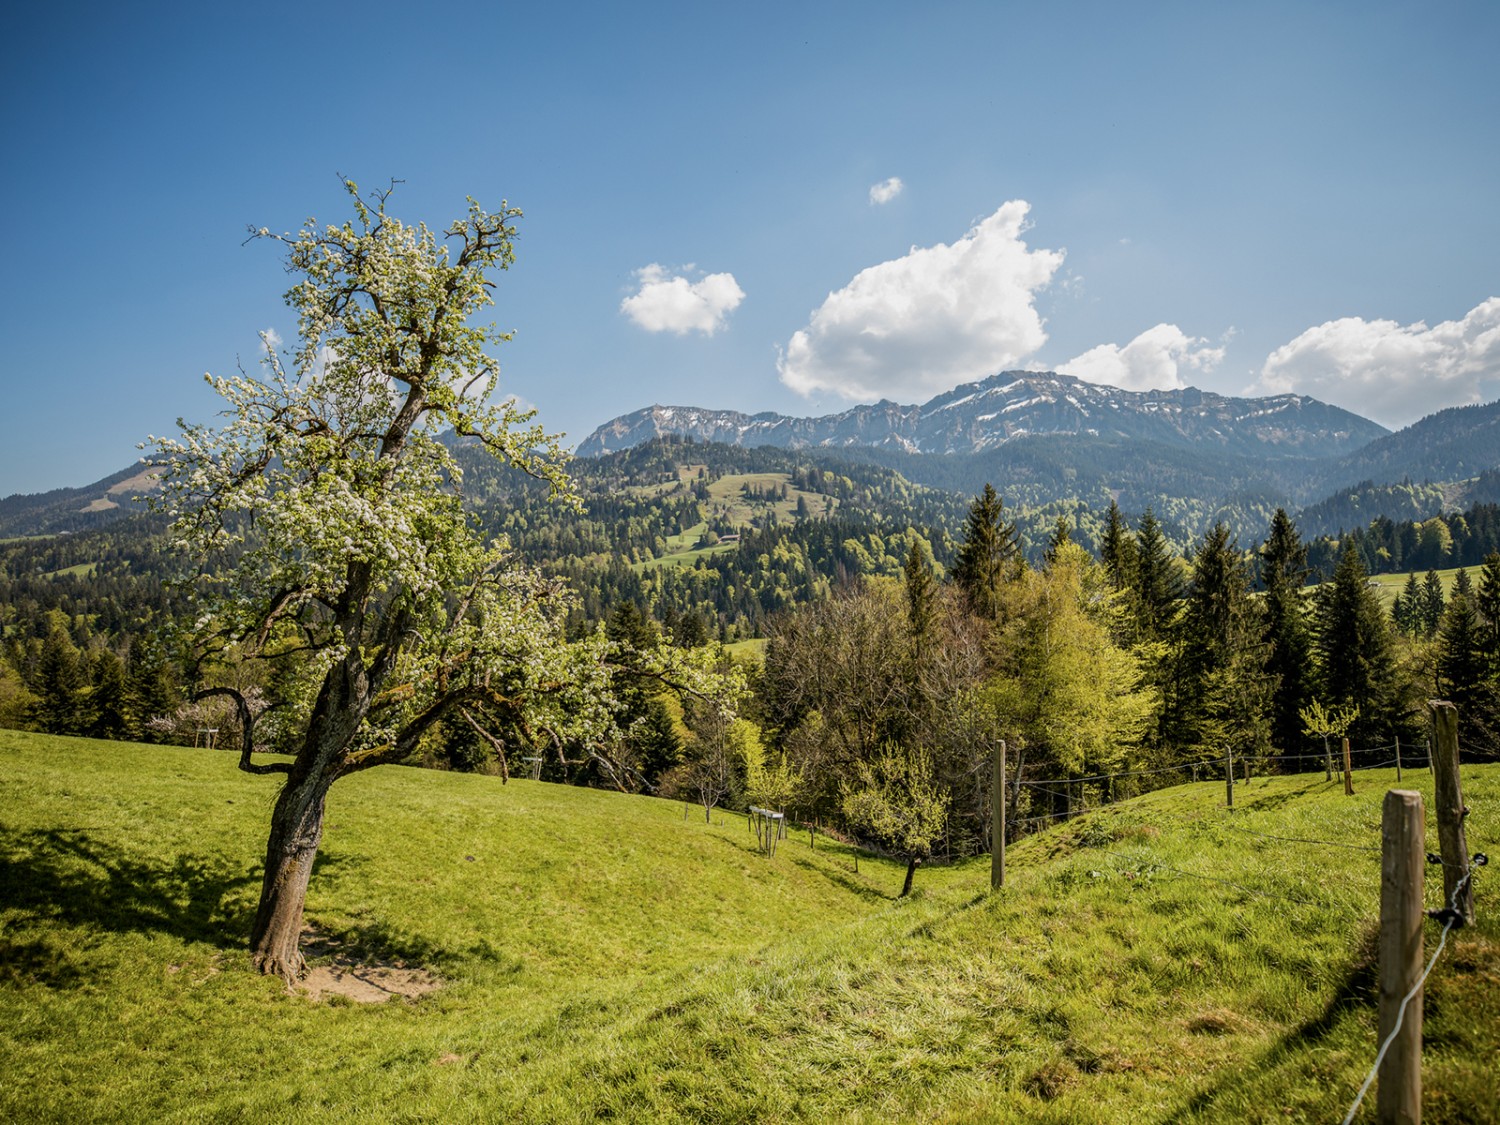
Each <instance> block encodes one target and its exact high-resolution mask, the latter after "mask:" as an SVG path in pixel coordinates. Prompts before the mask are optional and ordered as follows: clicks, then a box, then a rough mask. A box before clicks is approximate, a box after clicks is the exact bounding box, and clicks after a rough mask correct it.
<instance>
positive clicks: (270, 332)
mask: <svg viewBox="0 0 1500 1125" xmlns="http://www.w3.org/2000/svg"><path fill="white" fill-rule="evenodd" d="M260 338H261V340H262V341H264V342H265V345H266V347H268V348H272V349H275V348H279V347H281V333H280V332H278V331H276V329H274V328H267V329H266V330H265V331H264V332H262V333H261V334H260Z"/></svg>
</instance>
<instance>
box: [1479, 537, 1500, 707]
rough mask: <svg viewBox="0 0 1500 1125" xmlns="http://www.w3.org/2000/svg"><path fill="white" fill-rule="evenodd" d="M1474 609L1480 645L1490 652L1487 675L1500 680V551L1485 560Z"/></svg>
mask: <svg viewBox="0 0 1500 1125" xmlns="http://www.w3.org/2000/svg"><path fill="white" fill-rule="evenodd" d="M1474 609H1475V611H1476V613H1477V614H1478V618H1479V646H1480V648H1481V649H1482V650H1483V651H1484V652H1485V653H1487V654H1488V667H1487V669H1486V675H1487V676H1488V678H1489V679H1491V680H1496V681H1500V552H1491V553H1490V555H1489V556H1488V557H1487V558H1486V559H1485V560H1484V569H1483V570H1481V571H1480V572H1479V585H1478V588H1477V589H1475V591H1474Z"/></svg>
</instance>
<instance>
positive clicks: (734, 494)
mask: <svg viewBox="0 0 1500 1125" xmlns="http://www.w3.org/2000/svg"><path fill="white" fill-rule="evenodd" d="M698 468H699V466H696V465H694V466H684V465H679V466H678V467H677V476H678V481H682V482H691V481H693V480H695V479H696V477H697V470H698ZM791 480H792V477H791V474H790V473H729V474H726V475H724V476H721V477H719V478H718V479H717V480H715V481H713V482H712V483H711V484H709V486H708V495H709V499H708V501H707V509H708V511H710V512H711V513H713V514H714V515H716V516H717V515H723V516H726V517H727V518H728V520H729V522H730V523H731V524H732V525H733V526H734V527H744V526H747V525H748V524H750V522H751V521H752V520H754V519H757V518H760V517H763V516H765V515H766V514H767V513H774V514H775V516H776V519H777V520H778V521H779V522H781V523H791V522H794V521H795V520H796V518H797V501H798V499H799V498H805V499H806V500H807V503H808V507H809V509H810V511H811V512H812V514H813V516H814V517H822V516H824V515H826V514H828V513H829V512H831V511H836V510H837V509H838V501H837V500H836V499H834V498H832V497H829V496H826V495H825V494H823V493H821V492H805V491H803V490H802V489H799V488H793V487H792V486H791ZM783 485H785V486H786V488H787V497H786V499H785V500H781V499H777V500H751V499H749V498H747V497H746V496H745V495H744V489H745V487H746V486H749V487H750V488H751V489H754V490H759V491H762V492H764V491H766V490H768V489H780V488H781V487H782V486H783ZM678 487H680V485H679V483H678V482H677V481H669V482H667V483H665V484H654V485H643V486H639V487H638V488H636V489H635V491H636V492H639V493H643V494H648V495H662V494H664V493H665V492H671V491H674V490H676V489H677V488H678ZM707 526H708V523H707V522H706V521H705V522H703V523H700V524H698V525H697V526H695V527H691V528H688V529H687V530H686V531H684V532H683V533H682V534H681V535H672V536H669V537H668V538H667V549H666V552H665V553H664V554H663V555H662V556H661V557H660V558H656V559H651V560H649V561H647V562H641V563H636V564H634V566H633V567H632V569H634V570H635V571H636V572H637V573H639V572H641V571H643V570H646V569H649V568H651V567H657V566H692V565H693V563H694V562H695V561H696V560H698V559H699V558H702V557H704V556H707V555H715V554H718V553H719V552H721V551H732V550H735V549H736V544H733V543H726V544H723V545H719V546H714V547H696V546H695V544H696V543H697V542H698V537H699V536H700V535H702V534H703V531H704V529H705V528H707Z"/></svg>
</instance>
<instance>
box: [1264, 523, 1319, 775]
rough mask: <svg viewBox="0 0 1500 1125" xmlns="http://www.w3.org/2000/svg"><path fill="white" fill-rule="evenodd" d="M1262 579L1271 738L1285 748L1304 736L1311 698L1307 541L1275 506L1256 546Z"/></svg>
mask: <svg viewBox="0 0 1500 1125" xmlns="http://www.w3.org/2000/svg"><path fill="white" fill-rule="evenodd" d="M1260 573H1261V580H1262V581H1263V582H1264V583H1265V587H1266V596H1265V599H1264V607H1265V623H1266V631H1265V640H1266V647H1265V664H1264V667H1265V671H1266V674H1267V676H1268V677H1269V678H1270V679H1271V682H1272V685H1273V686H1272V695H1271V741H1272V743H1273V744H1274V745H1275V746H1276V747H1278V748H1279V749H1280V750H1281V751H1282V752H1283V753H1293V752H1295V751H1296V749H1297V747H1298V746H1299V745H1300V744H1301V741H1302V719H1301V717H1300V714H1299V712H1300V711H1301V710H1302V708H1304V707H1306V706H1307V704H1308V702H1309V701H1310V700H1311V699H1312V683H1311V667H1310V665H1311V660H1310V655H1311V649H1312V638H1311V636H1310V635H1309V633H1308V628H1307V613H1306V609H1307V607H1306V599H1305V598H1304V597H1303V594H1302V587H1303V586H1304V585H1305V584H1306V582H1307V574H1308V569H1307V547H1306V546H1305V545H1304V544H1303V542H1302V537H1301V535H1300V534H1298V532H1297V527H1296V525H1295V524H1294V523H1293V522H1292V520H1291V517H1289V516H1288V515H1287V514H1286V509H1284V508H1277V509H1276V515H1275V516H1273V517H1272V519H1271V530H1270V533H1269V534H1268V535H1267V536H1266V541H1265V543H1264V545H1263V546H1262V547H1261V549H1260Z"/></svg>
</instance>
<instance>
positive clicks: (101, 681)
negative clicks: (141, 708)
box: [88, 648, 130, 739]
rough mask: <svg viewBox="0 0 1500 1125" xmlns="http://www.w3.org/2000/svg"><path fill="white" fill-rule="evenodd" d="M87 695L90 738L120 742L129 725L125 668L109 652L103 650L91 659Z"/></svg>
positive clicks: (116, 657) (117, 658)
mask: <svg viewBox="0 0 1500 1125" xmlns="http://www.w3.org/2000/svg"><path fill="white" fill-rule="evenodd" d="M90 679H91V680H92V689H91V691H90V693H89V711H90V717H89V728H88V733H89V737H90V738H110V739H121V738H124V737H125V736H126V734H127V732H128V730H129V726H130V722H129V719H128V717H127V715H126V711H127V708H128V704H127V699H126V694H127V693H126V688H125V665H124V664H122V663H121V662H120V658H119V657H118V656H116V655H115V654H114V653H113V652H112V651H111V650H109V649H107V648H106V649H103V650H102V651H100V653H99V655H98V656H97V657H95V658H94V666H93V668H92V670H91V676H90Z"/></svg>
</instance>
